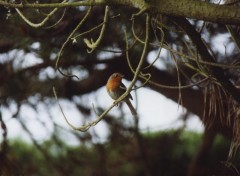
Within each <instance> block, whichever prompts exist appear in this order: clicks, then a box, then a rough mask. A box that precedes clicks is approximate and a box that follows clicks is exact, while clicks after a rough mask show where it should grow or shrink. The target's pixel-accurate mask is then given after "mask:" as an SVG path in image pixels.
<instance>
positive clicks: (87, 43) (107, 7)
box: [83, 6, 109, 53]
mask: <svg viewBox="0 0 240 176" xmlns="http://www.w3.org/2000/svg"><path fill="white" fill-rule="evenodd" d="M108 18H109V6H106V8H105V15H104V20H103V25H102V28H101V31H100V34H99V37H98V39H97V40H96V41H95V42H94V41H93V40H92V39H91V41H89V40H88V39H86V38H85V39H83V41H84V43H85V44H86V45H87V46H88V47H89V48H90V49H91V50H88V53H92V52H93V51H94V50H95V49H96V48H97V47H98V45H99V44H100V42H101V41H102V38H103V36H104V32H105V30H106V23H107V22H108Z"/></svg>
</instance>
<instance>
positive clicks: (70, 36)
mask: <svg viewBox="0 0 240 176" xmlns="http://www.w3.org/2000/svg"><path fill="white" fill-rule="evenodd" d="M91 10H92V7H90V8H89V9H88V11H87V13H86V14H85V16H84V17H83V19H82V20H81V21H80V22H79V23H78V25H77V26H76V28H75V29H74V30H73V31H72V32H71V34H70V35H69V36H68V38H67V40H66V41H65V42H64V43H63V45H62V47H61V49H60V51H59V53H58V56H57V60H56V65H55V68H56V69H57V70H58V71H59V72H60V73H61V74H62V75H63V76H67V77H76V78H77V79H79V78H78V77H77V76H76V75H67V74H65V73H63V72H62V71H61V70H60V68H59V67H58V63H59V60H60V57H61V55H62V52H63V49H64V48H65V46H66V45H67V43H68V42H69V41H70V40H71V38H72V36H73V35H74V34H75V33H76V31H77V30H78V29H79V28H80V27H81V25H82V24H83V23H84V22H85V21H86V19H87V17H88V16H89V14H90V12H91Z"/></svg>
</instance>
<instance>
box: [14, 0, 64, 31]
mask: <svg viewBox="0 0 240 176" xmlns="http://www.w3.org/2000/svg"><path fill="white" fill-rule="evenodd" d="M65 2H67V1H66V0H64V1H63V2H62V3H65ZM15 9H16V11H17V13H18V14H19V16H20V17H21V18H22V19H23V20H24V21H25V22H26V23H27V24H28V25H30V26H31V27H34V28H39V27H42V26H43V25H44V24H45V23H46V22H47V21H48V20H49V18H50V17H52V16H53V15H54V14H55V13H56V12H57V10H58V8H54V9H53V10H52V11H51V12H50V13H49V14H47V16H46V18H44V19H43V21H42V22H40V23H33V22H31V21H30V20H29V19H27V17H25V16H24V15H23V13H22V12H21V11H20V10H19V9H18V8H15Z"/></svg>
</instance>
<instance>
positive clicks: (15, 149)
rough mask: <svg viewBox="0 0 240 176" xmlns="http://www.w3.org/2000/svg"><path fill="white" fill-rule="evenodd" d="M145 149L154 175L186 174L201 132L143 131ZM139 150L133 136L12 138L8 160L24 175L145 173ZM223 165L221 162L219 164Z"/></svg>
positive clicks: (219, 150)
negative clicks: (77, 140)
mask: <svg viewBox="0 0 240 176" xmlns="http://www.w3.org/2000/svg"><path fill="white" fill-rule="evenodd" d="M142 139H143V144H144V150H145V151H146V156H147V160H148V161H149V163H150V168H151V170H153V171H154V174H155V175H166V176H171V175H179V176H180V175H185V174H186V173H187V169H188V164H189V163H190V162H191V160H192V158H193V157H194V156H195V154H196V151H197V148H198V147H197V146H199V144H200V142H201V134H198V133H194V132H188V131H182V130H172V131H164V132H162V131H161V132H153V133H144V134H142ZM227 142H228V141H225V140H224V139H223V138H220V137H218V138H217V140H216V141H215V143H214V147H213V148H214V149H213V151H214V152H211V153H210V155H209V160H208V161H209V162H208V166H207V167H208V169H210V168H214V167H216V163H217V165H219V163H221V161H223V158H222V157H223V154H224V153H227V148H226V146H227V145H226V144H227ZM141 152H142V151H141V150H139V148H138V145H137V142H136V140H135V138H133V136H125V137H123V136H122V139H121V140H109V141H108V142H105V143H103V144H99V143H98V144H91V145H80V146H68V145H66V144H60V145H56V142H54V141H53V140H49V141H46V142H44V143H43V144H42V145H41V147H40V148H39V147H36V145H34V144H29V143H25V142H23V141H20V140H14V141H12V142H10V144H9V150H8V154H7V156H8V160H9V161H10V162H11V163H14V165H15V166H13V167H12V169H14V170H15V171H16V170H17V173H16V172H15V174H23V175H38V176H45V175H49V174H50V173H51V175H66V174H68V175H89V176H90V175H94V176H95V175H119V176H121V175H145V174H146V173H145V165H144V162H142V161H143V160H142V157H141ZM222 165H223V164H222Z"/></svg>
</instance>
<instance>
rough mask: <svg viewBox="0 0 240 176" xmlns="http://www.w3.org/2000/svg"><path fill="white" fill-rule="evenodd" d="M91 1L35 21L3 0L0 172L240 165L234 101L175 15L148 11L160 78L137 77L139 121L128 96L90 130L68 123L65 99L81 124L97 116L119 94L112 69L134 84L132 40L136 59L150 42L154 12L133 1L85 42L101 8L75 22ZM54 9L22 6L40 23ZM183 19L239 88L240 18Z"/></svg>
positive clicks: (203, 171) (130, 171)
mask: <svg viewBox="0 0 240 176" xmlns="http://www.w3.org/2000/svg"><path fill="white" fill-rule="evenodd" d="M31 2H33V3H36V2H35V1H31ZM44 2H45V3H50V2H58V1H57V0H56V1H44ZM41 3H43V2H41ZM233 5H235V4H233ZM88 9H89V8H85V7H72V8H61V9H59V10H58V11H57V12H56V13H54V15H53V16H51V17H50V18H49V19H48V20H47V22H46V23H45V24H44V25H43V26H41V27H40V28H34V27H31V26H30V25H29V24H27V22H26V21H24V20H23V19H22V18H21V17H20V16H19V12H17V11H16V10H14V9H11V8H7V7H3V6H0V20H1V28H0V103H1V107H0V123H1V136H0V140H1V148H0V149H1V150H0V158H1V159H0V175H89V176H91V175H92V176H101V175H102V176H106V175H139V176H141V175H166V176H175V175H178V176H180V175H183V176H184V175H187V174H188V175H237V174H239V167H240V165H239V154H238V153H235V155H234V157H231V160H230V159H229V151H231V146H233V145H232V144H233V143H231V142H232V141H233V139H235V138H234V134H235V133H234V132H235V131H234V129H235V128H234V122H235V121H234V119H235V117H236V114H237V115H238V112H239V111H238V108H237V103H236V102H235V101H234V100H233V98H232V97H231V95H229V94H228V93H227V92H226V91H225V90H224V89H223V88H222V87H221V86H219V84H218V82H217V81H216V80H215V79H212V78H211V68H210V66H212V65H213V63H212V65H211V63H210V64H209V63H206V62H203V61H202V59H201V57H202V56H201V53H200V54H199V53H198V50H197V47H196V45H197V43H194V41H192V38H191V37H195V36H194V33H193V36H191V35H190V34H187V33H186V32H184V30H183V29H182V28H181V27H180V26H179V24H177V22H176V21H174V18H173V19H172V18H167V17H164V16H161V15H153V17H152V18H151V21H150V37H149V38H150V42H149V47H148V49H147V53H146V59H145V61H144V64H143V69H142V73H144V74H150V75H151V79H150V80H151V81H152V83H153V84H151V83H150V82H149V83H147V84H145V85H144V86H143V87H141V86H142V85H143V83H144V82H145V81H144V79H141V78H139V79H138V81H137V82H136V85H135V86H136V87H140V88H139V89H136V90H133V91H132V92H131V95H132V97H133V101H132V103H133V105H134V107H136V109H137V112H138V115H139V117H138V120H135V119H134V118H133V117H132V115H131V113H130V111H129V109H128V108H127V107H126V105H125V104H123V103H121V104H119V105H118V106H116V107H114V108H113V109H112V110H111V111H110V112H109V113H108V114H107V115H106V116H105V117H104V118H103V119H102V120H101V121H100V122H99V123H98V124H97V125H96V126H93V127H91V128H90V129H89V130H88V131H86V132H81V131H77V130H73V129H72V128H71V127H70V126H69V125H68V124H67V122H66V121H65V120H64V117H63V113H62V111H61V109H60V107H59V105H58V103H59V104H60V106H61V108H62V110H63V112H64V114H65V116H66V117H67V119H68V121H69V122H70V123H71V124H72V125H74V126H75V127H80V126H82V125H84V124H87V123H88V122H91V121H93V120H95V119H96V118H97V117H98V115H99V114H101V113H102V112H104V111H105V110H106V109H107V108H109V107H110V106H111V105H112V103H113V100H112V99H111V98H110V97H109V96H108V94H107V92H106V88H105V84H106V82H107V80H108V77H109V76H110V75H111V74H112V73H114V72H120V73H122V74H124V75H125V77H124V80H123V82H124V84H125V85H126V86H128V85H129V84H130V81H131V80H132V78H133V76H134V74H133V73H132V72H131V70H130V68H129V63H127V59H126V50H127V51H128V54H129V60H130V62H131V64H132V67H133V68H134V69H135V68H136V67H137V64H138V63H139V60H140V58H141V55H142V51H143V43H142V41H144V40H145V33H146V25H145V21H146V16H145V15H139V16H136V17H135V18H134V19H132V18H131V17H132V14H135V13H137V10H136V9H132V8H128V7H124V8H123V7H111V9H110V11H109V17H108V22H107V23H106V24H107V27H106V31H105V32H104V35H103V37H102V38H101V42H100V45H99V46H98V47H97V48H96V49H95V50H94V51H92V52H89V48H88V47H87V45H86V43H84V39H89V40H91V39H93V40H94V41H95V40H96V39H97V38H98V36H99V33H100V30H101V27H102V26H103V25H104V24H105V23H103V19H104V12H105V8H104V7H93V8H92V10H91V11H90V13H89V15H88V16H87V18H86V21H84V22H83V23H82V24H81V25H80V27H79V28H78V29H77V30H76V31H75V33H73V30H74V29H76V26H78V25H79V24H80V23H81V20H82V19H83V18H84V17H85V15H86V14H87V11H88ZM51 11H52V9H31V8H24V9H21V12H22V13H23V14H24V15H25V16H26V18H27V19H28V20H29V21H32V22H34V23H36V24H37V23H40V22H41V21H42V20H43V19H44V18H46V16H47V15H48V14H49V13H50V12H51ZM185 22H186V24H188V25H189V26H188V29H191V30H194V31H195V32H196V33H197V34H200V36H201V37H202V38H203V40H204V42H203V43H204V44H205V46H206V48H207V49H208V51H209V53H210V54H211V56H212V57H213V58H214V61H215V62H216V63H215V64H218V65H217V67H220V68H221V69H222V70H223V72H224V75H226V76H227V77H228V78H229V80H231V83H232V84H234V85H235V86H236V87H237V86H238V82H239V79H238V76H239V68H238V62H239V47H240V45H239V44H240V42H239V39H240V38H238V36H239V30H238V28H237V26H225V25H220V24H213V23H208V22H204V21H199V20H186V21H185ZM125 32H126V35H127V37H128V38H127V42H128V45H129V48H127V49H126V40H125ZM233 34H234V35H233ZM69 35H72V36H71V38H70V39H69V40H67V38H68V37H69ZM66 41H67V42H66ZM64 43H66V44H64ZM63 46H64V47H63ZM59 54H60V55H59ZM58 56H60V57H59V58H60V59H59V62H58V70H56V69H55V64H56V62H57V58H58ZM209 65H210V66H209ZM220 71H221V70H220ZM69 75H74V76H69ZM53 87H55V89H56V92H57V96H58V100H56V98H55V97H54V93H53ZM234 144H236V143H234Z"/></svg>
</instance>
